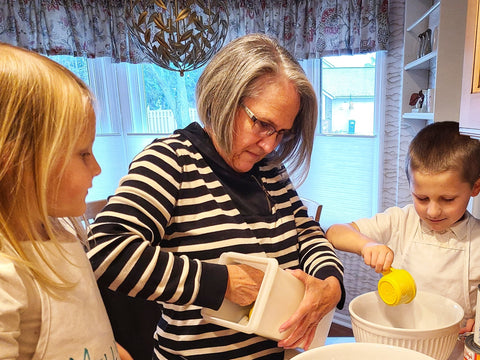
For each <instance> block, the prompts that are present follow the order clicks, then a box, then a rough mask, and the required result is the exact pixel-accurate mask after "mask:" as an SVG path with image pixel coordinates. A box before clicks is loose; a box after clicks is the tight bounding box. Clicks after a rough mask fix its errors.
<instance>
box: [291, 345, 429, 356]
mask: <svg viewBox="0 0 480 360" xmlns="http://www.w3.org/2000/svg"><path fill="white" fill-rule="evenodd" d="M345 347H348V348H359V349H360V348H367V347H374V348H376V349H379V348H382V349H385V350H386V349H389V350H393V351H397V352H400V353H404V354H405V355H407V354H410V355H414V354H415V355H418V356H420V357H421V358H422V359H421V360H430V359H431V360H435V359H434V358H433V357H431V356H430V355H427V354H424V353H422V352H419V351H416V350H413V349H409V348H405V347H402V346H395V345H390V344H382V343H370V342H369V343H367V342H354V343H338V344H330V345H325V346H322V347H318V348H314V349H310V350H308V351H311V352H310V353H309V355H311V354H312V353H315V352H319V353H321V352H324V351H330V350H336V349H337V348H338V351H339V353H341V349H342V348H343V349H344V350H345ZM326 348H328V350H325V349H326ZM322 349H323V350H322ZM308 351H305V352H302V353H301V354H298V355H296V356H295V357H293V358H292V360H297V359H298V360H301V359H303V358H304V357H307V356H306V355H304V354H305V353H308ZM314 355H315V354H314Z"/></svg>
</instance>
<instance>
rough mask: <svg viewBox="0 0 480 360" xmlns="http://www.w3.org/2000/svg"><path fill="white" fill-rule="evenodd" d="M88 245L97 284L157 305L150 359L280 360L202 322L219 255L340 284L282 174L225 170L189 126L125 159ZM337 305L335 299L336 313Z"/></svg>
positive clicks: (215, 299) (338, 271) (266, 343)
mask: <svg viewBox="0 0 480 360" xmlns="http://www.w3.org/2000/svg"><path fill="white" fill-rule="evenodd" d="M89 241H90V244H91V246H92V249H91V250H90V251H89V253H88V255H89V258H90V261H91V263H92V266H93V269H94V272H95V274H96V276H97V279H98V282H99V284H100V285H101V286H105V287H106V286H108V287H109V288H110V289H112V290H116V291H120V292H123V293H126V294H128V295H130V296H135V297H142V298H145V299H150V300H156V301H157V302H159V303H160V304H161V305H162V318H161V319H160V321H159V324H158V326H157V332H156V334H155V342H156V345H155V350H154V351H155V355H156V357H157V358H158V359H185V358H187V359H263V358H265V359H277V358H278V359H283V350H282V349H281V348H278V347H277V346H276V342H274V341H271V340H267V339H265V338H262V337H259V336H256V335H254V334H244V333H239V332H236V331H234V330H230V329H226V328H223V327H221V326H218V325H214V324H210V323H207V322H205V321H204V320H203V319H202V317H201V314H200V310H201V308H202V307H208V308H212V309H218V308H219V307H220V305H221V303H222V301H223V298H224V295H225V291H226V287H227V280H228V279H227V278H228V275H227V270H226V267H225V266H224V265H219V264H217V260H218V259H219V257H220V255H221V254H222V253H224V252H226V251H236V252H241V253H246V254H258V255H263V256H268V257H274V258H276V259H277V260H278V262H279V265H280V267H281V268H291V269H295V268H300V269H302V270H304V271H305V272H306V273H308V274H310V275H312V276H315V277H317V278H320V279H325V278H327V277H329V276H335V277H336V278H338V279H339V280H340V282H341V283H342V281H343V268H342V265H341V263H340V261H339V260H338V258H337V257H336V255H335V252H334V250H333V248H332V246H331V245H330V243H329V242H328V241H327V240H326V239H325V237H324V233H323V231H322V230H321V228H320V227H319V225H318V223H316V222H315V221H313V220H312V219H311V218H309V217H308V216H307V212H306V208H305V207H304V206H302V203H301V201H300V200H299V197H298V195H297V193H296V191H295V189H294V187H293V185H292V184H291V182H290V180H289V178H288V175H287V172H286V171H285V168H284V167H273V166H269V165H268V162H267V161H265V160H264V161H261V162H260V163H259V164H257V165H256V166H255V167H254V168H253V169H252V170H251V171H250V172H248V173H242V174H239V173H235V172H234V171H233V170H232V169H231V168H229V167H228V165H227V164H226V163H225V162H224V161H223V159H222V158H221V157H220V156H219V155H218V153H217V152H216V151H215V149H214V147H213V145H212V143H211V141H210V139H209V138H208V136H207V135H206V133H205V132H204V130H203V129H202V128H201V127H200V126H199V125H198V124H191V125H189V126H188V127H187V128H185V129H183V130H179V131H177V132H176V133H175V134H174V135H172V136H170V137H168V138H164V139H157V140H155V141H154V142H153V143H152V144H150V145H149V146H147V147H146V148H145V149H144V150H143V151H142V152H141V153H140V154H139V155H138V156H137V157H136V158H135V159H134V161H133V162H132V163H131V165H130V169H129V173H128V175H126V176H125V177H124V178H123V179H122V180H121V182H120V186H119V188H118V189H117V191H116V193H115V195H114V196H112V197H110V199H109V202H108V205H107V206H106V207H105V209H104V210H103V211H102V212H101V213H100V214H99V215H98V216H97V219H96V221H95V223H94V224H93V225H92V229H91V233H90V237H89ZM342 289H343V287H342ZM343 301H344V294H343V295H342V301H341V302H340V303H339V305H338V306H339V307H341V306H343Z"/></svg>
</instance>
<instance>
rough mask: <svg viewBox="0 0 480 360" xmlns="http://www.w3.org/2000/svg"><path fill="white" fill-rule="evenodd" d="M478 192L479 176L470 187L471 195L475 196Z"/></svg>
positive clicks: (479, 187)
mask: <svg viewBox="0 0 480 360" xmlns="http://www.w3.org/2000/svg"><path fill="white" fill-rule="evenodd" d="M479 193H480V178H479V179H478V180H477V181H475V184H473V189H472V196H477V195H478V194H479Z"/></svg>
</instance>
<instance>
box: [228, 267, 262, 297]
mask: <svg viewBox="0 0 480 360" xmlns="http://www.w3.org/2000/svg"><path fill="white" fill-rule="evenodd" d="M227 269H228V285H227V291H226V293H225V298H227V299H228V300H230V301H232V302H234V303H235V304H238V305H241V306H246V305H250V304H251V303H253V302H254V301H255V300H256V299H257V295H258V291H259V290H260V285H261V284H262V280H263V275H264V273H263V271H261V270H258V269H255V268H254V267H251V266H249V265H245V264H239V265H227Z"/></svg>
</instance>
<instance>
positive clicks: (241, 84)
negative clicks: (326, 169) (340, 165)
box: [196, 34, 318, 183]
mask: <svg viewBox="0 0 480 360" xmlns="http://www.w3.org/2000/svg"><path fill="white" fill-rule="evenodd" d="M277 76H284V77H286V78H287V79H288V80H289V81H291V82H292V84H293V85H294V86H295V87H296V89H297V92H298V95H299V96H300V111H299V112H298V114H297V117H296V118H295V122H294V124H293V128H292V131H293V132H294V134H295V136H294V137H293V138H292V139H291V140H289V141H286V142H284V141H282V142H280V144H279V145H278V147H277V149H276V151H275V152H274V153H272V154H271V156H270V157H269V159H270V161H272V162H273V163H274V164H280V163H281V162H284V161H285V162H287V163H288V164H289V165H290V167H289V168H290V170H291V171H292V173H294V174H297V175H299V176H298V177H297V178H298V179H299V183H301V182H302V181H303V180H304V179H305V178H306V176H307V174H308V169H309V168H310V157H311V154H312V148H313V140H314V136H315V128H316V125H317V113H318V105H317V97H316V94H315V91H314V89H313V87H312V84H311V83H310V81H309V80H308V78H307V76H306V75H305V72H304V71H303V69H302V67H301V65H300V64H299V63H298V61H297V60H296V59H295V58H294V57H293V56H292V55H291V54H290V53H289V52H288V51H287V50H286V49H285V48H283V47H282V46H280V45H279V44H278V42H277V41H276V40H274V39H272V38H270V37H268V36H266V35H262V34H250V35H246V36H243V37H240V38H237V39H235V40H233V41H232V42H230V43H229V44H227V45H226V46H224V47H223V48H222V49H221V50H220V51H219V52H218V53H217V54H216V55H215V56H214V57H213V58H212V60H211V61H210V63H209V64H208V65H207V66H206V68H205V70H204V71H203V73H202V75H201V76H200V78H199V80H198V82H197V88H196V101H197V109H198V115H199V118H200V120H201V121H202V122H203V124H204V125H205V127H206V128H207V129H208V130H209V131H210V132H212V133H213V135H214V136H215V139H216V140H217V143H218V145H219V146H220V147H221V148H222V150H223V151H225V152H226V153H227V154H228V153H230V152H231V149H232V142H233V136H234V135H233V133H234V118H235V113H236V111H237V109H238V107H239V106H240V104H241V103H242V101H243V100H244V99H245V98H247V97H258V94H259V92H260V91H261V90H262V85H265V84H267V83H268V81H269V80H271V79H272V78H275V77H277Z"/></svg>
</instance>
